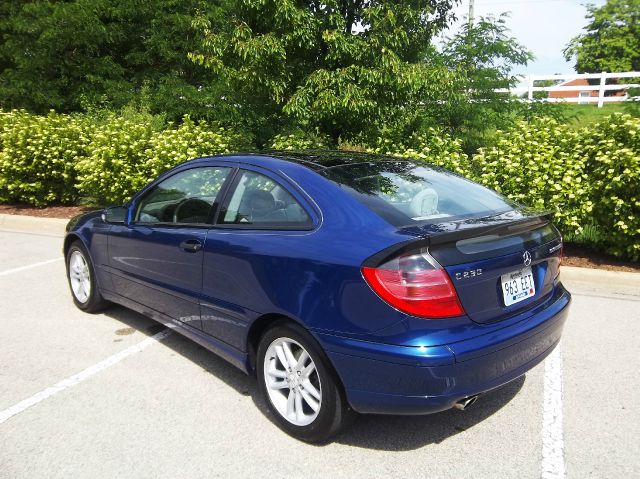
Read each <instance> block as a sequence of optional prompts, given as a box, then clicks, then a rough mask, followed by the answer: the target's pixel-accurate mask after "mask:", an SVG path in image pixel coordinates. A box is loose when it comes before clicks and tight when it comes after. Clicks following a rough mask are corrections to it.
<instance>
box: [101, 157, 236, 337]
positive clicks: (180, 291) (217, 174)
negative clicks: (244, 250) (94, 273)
mask: <svg viewBox="0 0 640 479" xmlns="http://www.w3.org/2000/svg"><path fill="white" fill-rule="evenodd" d="M231 171H232V168H228V167H222V166H220V167H218V166H204V167H196V168H190V169H187V170H182V171H179V172H177V173H175V174H174V175H172V176H170V177H168V178H166V179H164V180H163V181H161V182H159V183H158V184H156V185H155V186H154V187H152V188H151V189H150V190H149V191H147V192H146V193H145V194H144V196H143V197H142V198H141V199H139V200H136V201H135V202H134V204H133V205H132V208H133V209H134V212H133V214H132V221H131V223H130V224H125V225H114V226H113V227H112V229H111V232H110V235H109V246H108V248H109V265H110V269H111V273H112V278H113V284H114V289H115V291H116V293H118V294H120V295H122V296H124V297H126V298H128V299H130V300H132V301H135V302H137V303H139V304H141V305H144V306H145V307H147V308H151V309H153V310H156V311H159V312H161V313H164V314H166V315H168V316H170V317H172V318H174V319H177V320H179V321H181V322H184V323H188V324H189V325H190V326H193V327H195V328H197V329H202V328H201V322H200V307H199V296H200V293H201V291H202V258H203V251H202V250H203V248H204V244H205V241H206V237H207V230H208V229H209V228H210V225H211V218H212V215H213V211H214V209H215V207H216V205H217V201H218V199H219V198H218V196H219V195H220V192H221V191H222V187H223V184H224V183H225V181H226V179H227V178H228V177H229V174H230V172H231Z"/></svg>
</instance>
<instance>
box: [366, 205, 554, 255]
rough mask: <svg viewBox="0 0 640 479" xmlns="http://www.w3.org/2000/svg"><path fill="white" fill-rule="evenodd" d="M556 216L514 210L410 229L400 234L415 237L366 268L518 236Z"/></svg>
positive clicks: (385, 250)
mask: <svg viewBox="0 0 640 479" xmlns="http://www.w3.org/2000/svg"><path fill="white" fill-rule="evenodd" d="M552 220H553V213H551V212H540V211H534V210H530V209H524V208H523V209H519V210H511V211H508V212H506V213H501V214H498V215H493V216H486V217H482V218H471V219H465V220H458V221H450V222H443V223H434V224H425V225H418V226H407V227H403V228H400V229H399V230H398V231H399V232H400V233H404V234H407V235H411V236H413V238H412V239H410V240H407V241H403V242H402V243H397V244H395V245H393V246H390V247H389V248H386V249H384V250H382V251H380V252H379V253H376V254H375V255H373V256H371V257H369V258H367V260H365V262H364V263H363V266H368V267H376V266H378V265H380V264H382V263H385V262H386V261H388V260H390V259H391V258H393V257H395V256H398V255H401V254H403V253H406V252H409V251H413V250H415V249H416V248H428V247H430V246H438V245H442V244H445V243H454V242H456V241H459V240H463V239H467V238H472V237H476V236H486V235H492V234H501V235H504V234H518V233H521V232H524V231H528V230H531V229H534V228H539V227H541V226H545V225H547V224H549V223H550V222H551V221H552Z"/></svg>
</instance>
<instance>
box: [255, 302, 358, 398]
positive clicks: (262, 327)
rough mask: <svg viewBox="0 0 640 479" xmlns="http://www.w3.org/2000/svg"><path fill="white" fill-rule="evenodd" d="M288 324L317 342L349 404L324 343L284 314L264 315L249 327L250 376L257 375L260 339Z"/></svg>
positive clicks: (338, 374) (298, 322)
mask: <svg viewBox="0 0 640 479" xmlns="http://www.w3.org/2000/svg"><path fill="white" fill-rule="evenodd" d="M286 323H290V324H295V325H296V326H298V327H300V328H302V329H303V330H304V331H305V332H306V333H307V334H308V335H309V336H311V338H312V339H313V340H314V341H315V342H316V344H317V346H318V348H319V350H320V352H321V353H322V354H323V355H324V358H325V360H326V361H327V364H329V366H330V369H331V373H332V374H333V376H334V379H335V381H336V384H337V386H338V389H339V390H340V393H341V394H342V397H343V399H344V400H345V401H347V403H348V401H349V399H348V397H347V391H346V389H345V387H344V382H343V381H342V377H341V376H340V373H339V372H338V370H337V369H336V367H335V365H334V364H333V361H331V358H330V357H329V355H328V354H327V353H326V351H325V350H324V348H323V347H322V343H320V341H319V340H318V338H317V337H316V336H315V335H314V334H313V333H312V332H311V331H309V329H308V328H307V327H305V325H304V324H303V323H302V322H301V321H298V320H296V319H293V318H291V317H289V316H286V315H284V314H280V313H267V314H263V315H262V316H260V317H258V318H256V320H255V321H254V322H253V323H252V324H251V326H250V327H249V332H248V334H247V355H248V369H249V374H255V373H256V356H257V353H258V345H259V344H260V339H261V338H262V336H263V335H264V333H265V332H266V331H267V330H268V329H270V328H272V327H274V326H275V325H277V324H286Z"/></svg>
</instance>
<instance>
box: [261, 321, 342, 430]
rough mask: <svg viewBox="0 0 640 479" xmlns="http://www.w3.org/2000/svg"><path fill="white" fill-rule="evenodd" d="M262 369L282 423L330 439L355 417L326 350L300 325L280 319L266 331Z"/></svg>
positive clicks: (269, 399) (264, 390)
mask: <svg viewBox="0 0 640 479" xmlns="http://www.w3.org/2000/svg"><path fill="white" fill-rule="evenodd" d="M257 374H258V382H259V385H260V390H261V392H262V394H263V396H264V398H265V400H266V402H267V404H268V406H269V409H270V411H271V412H272V413H273V415H274V416H275V418H276V420H277V421H278V424H279V425H280V427H281V428H282V429H284V430H285V431H286V432H288V433H289V434H291V435H292V436H294V437H296V438H298V439H301V440H303V441H307V442H320V441H325V440H327V439H329V438H330V437H331V436H333V435H335V434H337V433H338V432H339V431H340V430H341V429H342V428H343V427H344V426H345V425H346V424H347V423H348V421H349V419H351V418H352V417H353V414H354V413H353V412H352V411H350V410H349V408H348V405H347V404H346V401H345V400H344V398H343V396H342V394H341V391H340V389H339V387H338V383H337V378H336V376H335V373H334V372H333V370H332V369H331V366H330V364H329V363H328V361H327V359H326V358H325V355H324V354H323V353H322V351H321V350H320V348H319V346H317V344H316V342H315V341H314V340H313V338H311V337H310V336H309V334H308V333H307V332H306V331H304V329H302V328H300V327H299V326H297V325H294V324H283V325H278V326H276V327H274V328H272V329H270V330H268V331H267V332H266V333H265V335H264V336H263V337H262V339H261V341H260V344H259V346H258V355H257Z"/></svg>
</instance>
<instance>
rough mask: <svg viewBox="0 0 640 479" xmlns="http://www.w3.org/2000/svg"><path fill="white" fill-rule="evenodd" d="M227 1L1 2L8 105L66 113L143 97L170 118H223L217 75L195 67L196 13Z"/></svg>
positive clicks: (217, 16) (210, 12)
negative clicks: (188, 115) (191, 55)
mask: <svg viewBox="0 0 640 479" xmlns="http://www.w3.org/2000/svg"><path fill="white" fill-rule="evenodd" d="M223 6H224V4H223V2H207V1H205V0H146V1H144V2H140V1H138V0H71V1H63V0H35V1H25V0H19V1H15V2H14V1H12V2H0V107H4V108H26V109H29V110H31V111H34V112H39V113H42V112H46V111H48V110H49V109H52V108H53V109H56V110H58V111H62V112H72V111H78V110H82V109H83V108H87V107H94V106H103V107H105V106H106V107H110V108H119V107H121V106H123V105H125V104H128V103H131V102H134V103H137V104H139V103H140V102H143V103H144V105H142V106H144V107H145V108H148V109H149V110H150V111H152V112H165V113H167V114H168V116H170V117H172V118H179V117H181V116H182V115H184V114H185V113H191V114H192V115H193V116H194V117H198V116H199V117H202V116H204V117H207V116H216V117H220V116H224V114H223V113H224V112H220V111H217V108H219V107H224V104H220V103H219V102H218V101H217V100H218V99H219V98H220V95H221V92H220V90H219V84H218V83H217V82H216V79H215V77H213V78H212V75H211V73H210V72H209V71H207V70H205V69H204V68H202V67H200V66H198V65H196V64H194V63H193V62H191V61H190V60H189V59H188V58H187V53H188V52H189V51H190V50H192V49H193V48H195V43H194V41H195V31H194V30H193V28H192V23H193V20H194V16H195V14H196V12H197V11H199V12H202V13H203V14H206V15H207V16H208V18H209V19H210V20H211V21H212V22H216V21H222V17H223V15H222V14H221V9H222V8H223Z"/></svg>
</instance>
